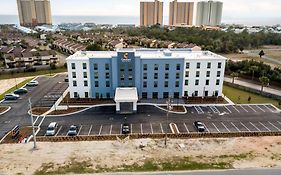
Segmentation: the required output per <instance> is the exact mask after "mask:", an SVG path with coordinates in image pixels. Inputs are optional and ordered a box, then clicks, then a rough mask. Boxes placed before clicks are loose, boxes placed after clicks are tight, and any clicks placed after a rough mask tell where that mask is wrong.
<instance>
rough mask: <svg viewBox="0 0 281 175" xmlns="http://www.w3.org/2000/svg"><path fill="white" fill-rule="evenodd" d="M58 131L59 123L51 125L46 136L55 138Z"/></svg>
mask: <svg viewBox="0 0 281 175" xmlns="http://www.w3.org/2000/svg"><path fill="white" fill-rule="evenodd" d="M57 129H58V124H57V122H52V123H50V124H49V126H48V128H47V131H46V136H54V135H55V133H56V131H57Z"/></svg>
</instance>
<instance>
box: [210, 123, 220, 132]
mask: <svg viewBox="0 0 281 175" xmlns="http://www.w3.org/2000/svg"><path fill="white" fill-rule="evenodd" d="M212 124H213V126H214V127H215V128H216V130H217V131H218V132H221V131H220V130H219V128H218V127H217V126H216V125H215V124H214V123H212Z"/></svg>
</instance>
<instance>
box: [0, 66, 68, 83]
mask: <svg viewBox="0 0 281 175" xmlns="http://www.w3.org/2000/svg"><path fill="white" fill-rule="evenodd" d="M61 72H66V68H57V69H55V70H40V71H36V72H23V73H14V74H13V75H11V74H3V75H0V80H4V79H10V78H19V77H32V76H34V77H35V76H38V75H50V74H51V75H54V74H56V73H61Z"/></svg>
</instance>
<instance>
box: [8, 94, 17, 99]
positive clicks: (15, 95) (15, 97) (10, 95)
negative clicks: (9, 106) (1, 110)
mask: <svg viewBox="0 0 281 175" xmlns="http://www.w3.org/2000/svg"><path fill="white" fill-rule="evenodd" d="M19 98H20V96H19V95H18V94H7V95H5V100H17V99H19Z"/></svg>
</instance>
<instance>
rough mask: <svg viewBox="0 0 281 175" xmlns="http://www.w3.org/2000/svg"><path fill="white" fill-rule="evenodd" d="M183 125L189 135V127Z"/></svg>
mask: <svg viewBox="0 0 281 175" xmlns="http://www.w3.org/2000/svg"><path fill="white" fill-rule="evenodd" d="M183 125H184V127H185V129H186V131H187V132H188V133H189V130H188V128H187V126H186V124H185V123H183Z"/></svg>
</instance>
